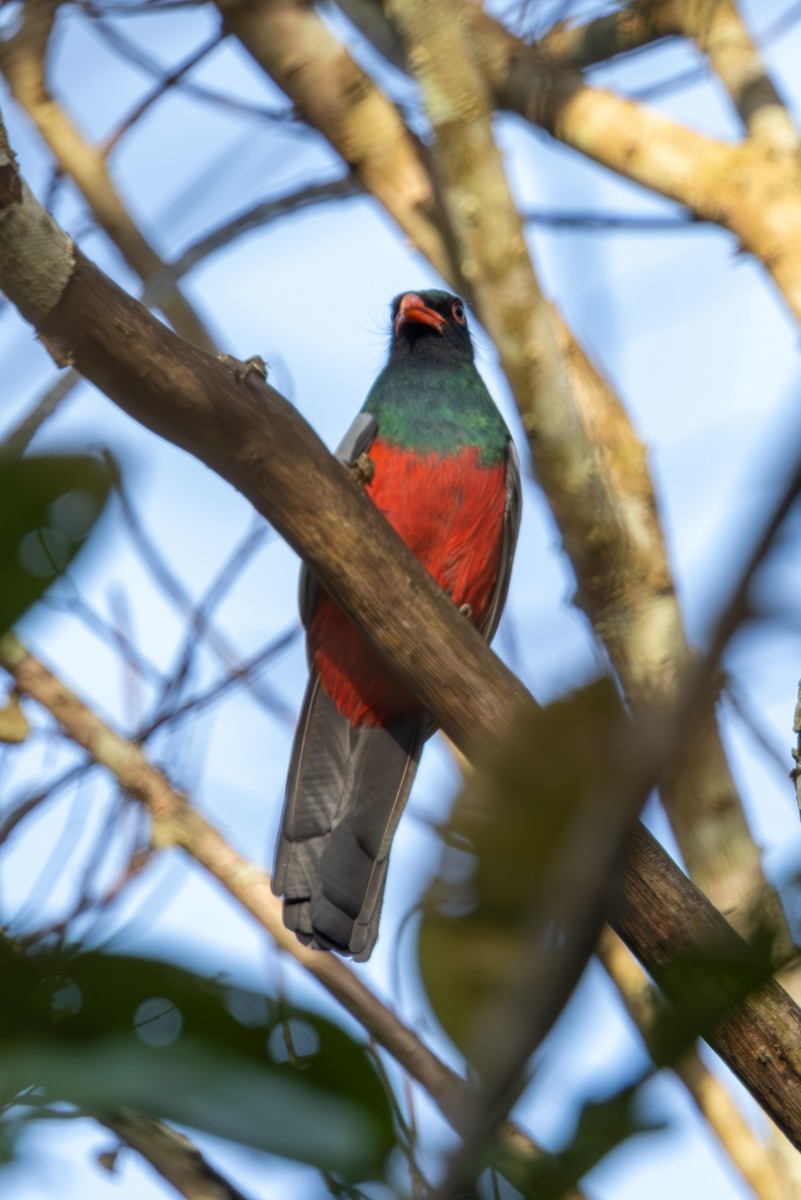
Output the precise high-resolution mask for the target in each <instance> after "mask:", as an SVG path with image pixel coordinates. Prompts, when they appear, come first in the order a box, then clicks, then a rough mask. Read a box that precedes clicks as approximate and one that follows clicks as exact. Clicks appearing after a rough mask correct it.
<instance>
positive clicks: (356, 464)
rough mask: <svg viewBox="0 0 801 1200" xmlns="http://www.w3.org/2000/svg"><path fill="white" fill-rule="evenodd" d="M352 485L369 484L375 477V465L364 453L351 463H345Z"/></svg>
mask: <svg viewBox="0 0 801 1200" xmlns="http://www.w3.org/2000/svg"><path fill="white" fill-rule="evenodd" d="M345 466H346V467H347V468H348V471H349V472H350V475H351V478H352V479H353V482H354V483H358V484H361V485H362V486H364V485H365V484H368V483H370V482H371V480H372V478H373V476H374V475H375V463H374V462H373V460H372V458H370V456H369V454H367V452H366V451H363V452H362V453H361V454H360V455H359V457H358V458H355V459H354V460H353V462H349V463H345Z"/></svg>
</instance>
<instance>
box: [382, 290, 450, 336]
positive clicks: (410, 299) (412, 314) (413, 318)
mask: <svg viewBox="0 0 801 1200" xmlns="http://www.w3.org/2000/svg"><path fill="white" fill-rule="evenodd" d="M409 322H414V323H415V324H417V325H428V326H429V327H430V328H431V329H436V331H437V333H444V332H445V329H446V327H447V324H448V322H447V321H446V319H445V318H444V317H443V316H440V314H439V313H438V312H435V311H434V309H433V308H426V306H425V304H424V303H423V301H422V300H421V298H420V297H419V296H417V295H415V293H414V292H407V293H406V295H405V296H404V297H403V299H402V300H401V302H400V308H399V309H398V315H397V317H396V318H395V336H396V337H397V336H398V333H399V332H400V330H401V329H402V327H403V326H404V325H407V324H408V323H409Z"/></svg>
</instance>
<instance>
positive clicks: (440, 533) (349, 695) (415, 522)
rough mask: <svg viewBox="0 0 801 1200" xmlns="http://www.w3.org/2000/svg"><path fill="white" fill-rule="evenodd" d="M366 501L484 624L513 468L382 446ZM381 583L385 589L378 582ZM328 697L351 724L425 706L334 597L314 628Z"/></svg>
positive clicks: (472, 456)
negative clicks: (394, 672) (374, 648)
mask: <svg viewBox="0 0 801 1200" xmlns="http://www.w3.org/2000/svg"><path fill="white" fill-rule="evenodd" d="M370 458H371V459H372V460H373V462H374V464H375V475H374V477H373V480H372V482H371V483H370V484H369V485H368V487H367V493H368V495H369V496H370V498H371V499H372V500H373V502H374V503H375V504H376V505H377V506H378V508H379V509H380V510H381V512H382V513H383V514H384V516H385V517H386V518H387V520H388V521H389V523H390V525H392V527H393V528H394V529H395V530H396V531H397V532H398V533H399V534H400V536H401V537H402V538H403V540H404V542H405V543H406V545H407V546H409V548H410V549H411V550H412V551H413V552H414V553H415V554H416V556H417V557H418V558H419V559H420V561H421V563H422V564H423V566H424V567H425V568H426V569H427V570H428V572H429V573H430V574H431V575H433V577H434V578H435V579H436V581H437V583H438V584H439V585H440V587H442V588H444V589H445V591H446V592H447V593H448V594H449V596H450V597H451V598H452V599H453V601H454V602H455V603H456V604H457V605H460V606H461V605H463V604H467V605H469V606H470V610H471V618H470V619H471V620H472V621H473V623H474V624H476V625H478V624H480V622H481V619H482V618H483V616H484V614H485V613H486V611H487V608H488V606H489V603H490V601H491V599H492V596H493V593H494V590H495V584H496V581H497V578H498V571H499V568H500V556H501V540H502V534H503V514H504V509H505V506H506V464H505V462H501V463H499V464H498V465H497V466H495V467H484V466H482V465H481V463H480V458H479V450H478V449H477V448H475V447H468V448H465V449H463V450H461V451H459V453H458V454H455V455H453V456H451V457H449V458H440V457H438V456H437V455H436V454H425V455H417V454H413V453H410V452H409V451H408V450H401V449H400V448H399V447H397V446H390V445H387V444H385V443H383V442H381V441H379V440H376V441H374V442H373V444H372V446H371V448H370ZM376 582H377V584H379V583H380V581H376ZM309 642H310V645H311V646H312V650H313V659H314V664H315V667H316V669H317V671H318V673H319V675H320V680H321V683H322V686H323V688H324V690H325V691H326V692H327V693H328V695H329V696H331V697H332V698H333V699H334V700H335V701H336V704H337V707H338V708H339V711H340V712H341V713H343V714H344V715H345V716H347V717H348V718H349V719H350V721H351V723H352V724H353V725H361V724H363V723H366V724H370V725H382V724H384V723H385V722H386V721H388V720H391V719H392V718H393V717H398V716H401V715H402V714H403V713H407V712H410V711H412V710H414V709H415V708H418V707H419V703H418V701H417V700H415V698H414V697H413V696H412V695H411V693H410V692H409V691H408V690H407V689H406V688H405V687H404V686H403V684H402V683H401V682H400V680H398V679H397V678H396V677H395V676H394V675H393V674H392V672H391V671H390V670H389V668H388V667H386V666H385V665H384V662H383V660H382V659H381V657H380V655H379V654H377V653H376V651H375V650H373V649H372V647H371V646H370V645H369V644H368V643H367V642H366V641H365V639H364V638H363V637H362V635H361V634H360V633H359V631H358V630H357V629H356V627H355V626H354V625H353V624H352V623H351V621H350V620H349V618H348V617H346V616H345V614H344V613H343V612H342V611H341V610H340V609H339V608H338V607H337V605H336V604H334V602H333V601H332V600H331V599H329V597H328V596H324V597H323V599H322V600H321V602H320V604H319V606H318V608H317V611H316V612H315V614H314V617H313V618H312V621H311V624H310V626H309Z"/></svg>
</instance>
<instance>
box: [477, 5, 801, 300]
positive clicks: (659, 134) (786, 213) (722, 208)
mask: <svg viewBox="0 0 801 1200" xmlns="http://www.w3.org/2000/svg"><path fill="white" fill-rule="evenodd" d="M465 3H466V7H467V9H468V11H470V13H471V14H472V15H473V19H474V22H475V29H476V45H477V46H478V48H479V51H480V54H481V62H482V67H483V69H484V71H485V72H486V76H487V80H488V82H489V84H490V86H491V87H492V89H493V92H494V94H495V98H496V101H497V103H498V105H499V107H500V108H504V109H509V110H511V111H513V112H517V113H520V114H521V116H524V117H525V118H526V119H527V120H529V121H532V122H533V123H534V124H537V125H541V126H542V127H543V128H544V129H546V130H548V131H549V132H550V133H551V134H553V136H554V137H556V138H558V139H559V140H560V141H562V142H564V143H565V145H568V146H571V147H572V148H573V149H574V150H578V151H580V152H581V153H582V154H585V155H587V157H589V158H592V159H594V160H595V161H596V162H599V163H601V164H602V165H603V166H605V167H609V168H610V169H611V170H613V171H616V172H617V173H618V174H619V175H622V176H623V177H624V178H626V179H630V180H632V182H634V183H639V184H641V185H642V186H643V187H645V188H648V189H650V190H651V191H655V192H657V193H658V194H659V195H662V196H667V197H668V198H669V199H671V200H676V201H678V203H680V204H684V205H685V206H686V207H687V208H689V209H691V210H692V211H693V212H694V213H695V214H696V216H697V217H699V218H700V219H702V220H705V221H714V222H715V223H716V224H718V225H721V226H723V227H724V228H725V229H729V230H730V231H731V232H732V233H734V234H735V235H736V237H737V238H738V239H739V240H740V241H741V242H742V244H743V246H744V247H745V248H746V249H747V250H748V251H750V252H751V253H752V254H753V255H754V256H755V257H756V258H758V259H759V260H760V261H761V262H762V263H763V264H764V266H765V268H766V270H767V271H768V272H769V274H770V275H771V277H772V279H773V281H774V283H775V284H776V286H777V287H778V289H779V291H780V292H781V294H782V295H783V297H784V299H785V301H786V303H787V305H788V307H789V308H790V310H791V312H792V313H793V315H794V316H795V317H796V319H797V320H799V321H801V160H799V158H798V156H797V155H794V154H789V155H788V154H781V155H776V153H775V151H774V150H773V148H772V146H770V145H766V144H765V143H763V142H760V141H757V140H756V139H749V140H747V141H746V142H744V143H743V144H741V145H739V146H731V145H727V144H726V143H724V142H718V141H715V140H714V139H712V138H708V137H705V136H703V135H702V134H700V133H696V132H694V131H693V130H690V129H687V128H685V127H684V126H682V125H679V124H677V123H676V122H675V121H671V120H669V119H668V118H667V117H663V116H661V115H660V114H659V113H656V112H652V111H650V110H649V109H647V108H644V107H642V106H641V105H639V104H635V103H634V102H633V101H631V100H624V99H622V98H621V97H620V96H616V95H615V94H614V93H612V92H610V91H605V90H601V89H597V88H590V87H587V86H586V85H585V83H584V80H583V79H582V76H581V73H580V72H579V71H574V70H569V69H566V68H563V67H560V66H558V65H556V64H554V63H553V62H552V61H551V60H550V59H549V57H548V56H547V55H545V54H544V53H543V52H542V51H541V50H540V49H539V47H536V46H533V47H529V46H525V45H524V44H523V43H522V42H520V41H519V40H518V39H516V38H515V37H513V35H512V34H510V33H509V32H508V30H506V29H505V28H504V27H503V25H501V24H500V22H498V21H494V20H493V19H492V18H491V17H490V16H488V15H487V14H486V13H485V12H484V11H483V10H482V9H481V8H480V7H479V6H478V5H476V4H473V3H470V0H465Z"/></svg>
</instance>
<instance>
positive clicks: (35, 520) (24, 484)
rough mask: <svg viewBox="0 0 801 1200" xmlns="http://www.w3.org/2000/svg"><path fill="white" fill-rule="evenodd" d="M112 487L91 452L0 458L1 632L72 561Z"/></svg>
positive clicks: (27, 607)
mask: <svg viewBox="0 0 801 1200" xmlns="http://www.w3.org/2000/svg"><path fill="white" fill-rule="evenodd" d="M111 483H112V479H111V476H110V473H109V471H108V469H107V467H106V466H105V465H104V464H103V463H102V462H101V461H100V460H99V459H97V458H93V457H91V456H90V455H87V454H74V455H66V454H48V455H41V456H39V457H35V458H22V459H8V458H3V457H0V633H4V632H6V631H7V630H8V629H10V628H11V626H12V625H13V624H14V622H15V621H17V620H19V618H20V617H21V616H22V615H23V613H24V612H26V610H27V609H29V608H30V607H31V605H32V604H34V603H35V601H37V600H38V599H39V598H40V596H42V595H43V594H44V592H45V591H46V590H47V588H49V587H50V585H51V583H52V582H53V581H54V580H55V579H56V578H57V577H58V576H59V575H60V574H61V573H62V572H63V571H64V570H66V568H67V567H68V566H69V564H70V563H71V562H72V560H73V558H74V557H75V555H76V554H77V553H78V551H79V550H80V548H81V545H82V544H83V542H84V540H85V539H86V537H87V535H88V533H89V531H90V530H91V528H92V526H93V525H94V523H95V521H96V520H97V518H98V517H99V516H100V513H101V512H102V510H103V506H104V505H105V503H106V499H107V497H108V493H109V489H110V487H111Z"/></svg>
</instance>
